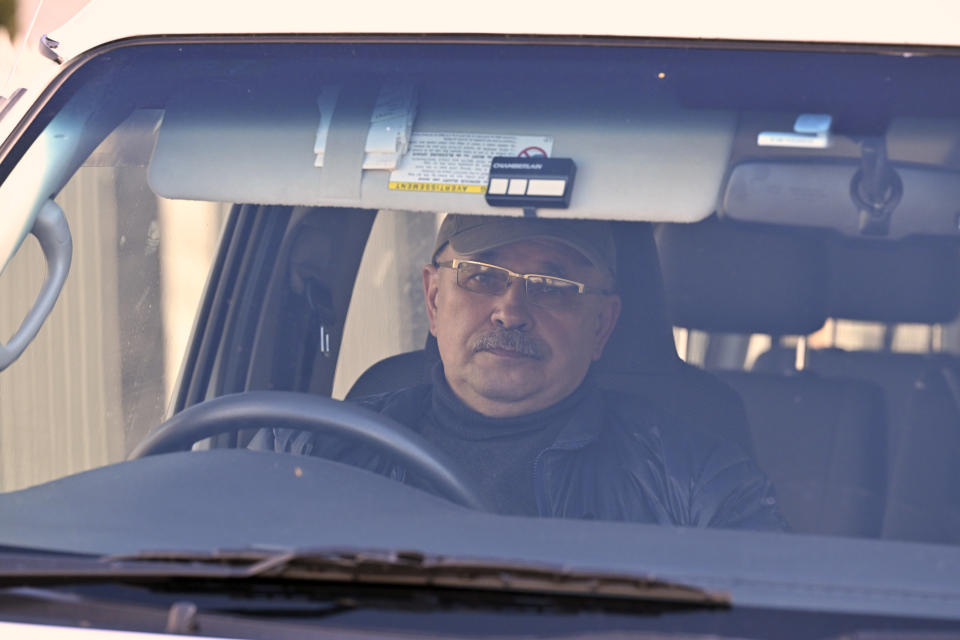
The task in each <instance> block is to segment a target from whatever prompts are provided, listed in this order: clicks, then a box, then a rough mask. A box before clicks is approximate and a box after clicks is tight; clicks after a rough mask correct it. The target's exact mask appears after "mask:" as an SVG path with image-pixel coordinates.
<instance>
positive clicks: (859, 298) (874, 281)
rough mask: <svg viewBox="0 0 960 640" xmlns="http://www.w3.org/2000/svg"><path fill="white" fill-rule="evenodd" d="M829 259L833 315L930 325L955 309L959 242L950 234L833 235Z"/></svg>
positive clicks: (959, 295) (958, 306)
mask: <svg viewBox="0 0 960 640" xmlns="http://www.w3.org/2000/svg"><path fill="white" fill-rule="evenodd" d="M828 263H829V266H830V272H831V276H830V283H829V287H828V288H827V291H828V295H827V313H828V315H830V316H832V317H835V318H848V319H851V320H874V321H879V322H920V323H924V324H933V323H937V322H948V321H950V320H953V319H954V318H955V317H956V316H957V313H958V312H960V286H958V283H960V247H958V245H957V244H956V242H954V241H952V240H950V239H946V238H914V239H910V240H905V241H903V242H898V243H896V244H893V243H889V242H883V241H873V242H871V241H866V240H835V241H833V242H830V243H829V244H828Z"/></svg>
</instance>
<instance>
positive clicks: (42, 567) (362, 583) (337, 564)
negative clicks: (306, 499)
mask: <svg viewBox="0 0 960 640" xmlns="http://www.w3.org/2000/svg"><path fill="white" fill-rule="evenodd" d="M170 580H172V581H175V582H176V585H177V588H178V589H186V590H189V588H190V585H191V584H194V583H204V584H205V586H204V590H209V588H210V582H211V581H213V582H214V583H216V584H220V585H223V586H224V588H230V589H236V588H243V587H248V586H251V585H255V584H259V583H264V582H266V583H276V582H278V581H282V582H284V583H287V584H290V583H293V584H299V585H304V586H305V585H316V586H321V585H322V586H330V585H342V586H347V585H350V586H354V587H380V588H406V589H411V588H412V589H416V590H418V591H423V590H425V589H428V590H431V591H434V592H437V591H443V592H446V593H447V595H450V594H451V593H459V595H460V596H463V595H465V594H467V593H471V594H479V595H481V596H482V595H484V594H487V595H496V596H498V597H504V596H508V595H512V596H541V597H547V598H553V599H560V600H562V601H565V602H568V603H569V604H573V602H572V601H577V602H584V603H585V602H586V601H590V602H591V603H592V605H594V606H598V605H599V606H600V607H601V608H607V606H613V607H614V608H620V607H622V606H623V605H629V603H640V602H645V603H662V604H664V605H672V606H668V607H666V608H673V607H676V608H683V609H686V608H726V607H729V606H730V604H731V603H730V597H729V595H727V594H726V593H723V592H717V591H710V590H707V589H704V588H701V587H697V586H690V585H685V584H681V583H676V582H672V581H669V580H663V579H659V578H655V577H648V576H638V575H634V574H629V573H614V572H601V571H585V570H579V569H569V568H564V567H555V566H550V565H546V564H533V563H521V562H513V561H507V560H488V559H482V558H462V557H451V556H442V555H427V554H423V553H419V552H415V551H375V550H374V551H370V550H351V549H301V550H272V549H257V548H251V549H242V550H235V551H231V550H225V551H216V552H212V553H210V552H189V551H171V552H166V551H156V552H144V553H138V554H135V555H121V556H104V557H95V556H91V557H87V558H83V557H77V556H67V557H56V556H53V557H51V556H47V555H45V556H40V555H33V556H25V555H23V554H17V555H6V554H0V588H3V587H21V586H41V585H53V584H56V585H63V584H65V583H90V582H114V583H124V584H141V585H149V584H156V583H157V582H159V581H170ZM617 605H619V606H617Z"/></svg>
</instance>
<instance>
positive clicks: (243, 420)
mask: <svg viewBox="0 0 960 640" xmlns="http://www.w3.org/2000/svg"><path fill="white" fill-rule="evenodd" d="M958 72H960V59H957V58H956V57H955V56H954V55H952V54H947V53H931V52H929V51H927V52H895V51H885V50H867V49H862V50H849V49H847V50H842V49H840V48H828V47H824V48H821V49H820V50H817V51H802V50H790V51H788V50H774V49H769V50H768V49H762V48H750V49H745V48H744V49H740V48H737V47H733V46H729V47H723V48H718V47H713V48H711V47H708V46H697V47H690V46H676V45H670V46H668V45H664V44H660V45H656V46H654V45H643V46H640V45H637V44H635V43H615V42H602V43H600V42H596V43H591V44H589V45H586V44H582V45H579V46H578V45H576V44H544V43H542V42H539V41H536V40H523V41H521V42H518V43H515V44H508V43H506V42H502V41H497V40H491V41H489V42H487V43H473V44H467V43H456V42H454V43H449V42H448V43H445V44H440V43H434V44H430V43H427V44H404V43H372V42H365V41H362V40H360V41H356V42H349V43H342V42H341V43H336V42H323V41H319V40H318V41H311V40H309V39H302V40H301V41H298V42H282V41H279V40H277V39H274V40H263V41H260V40H257V39H256V38H253V37H249V38H246V39H236V41H234V42H221V43H216V44H214V43H203V42H199V41H196V42H191V41H189V40H185V41H182V42H177V43H152V44H149V43H142V44H138V43H136V42H133V43H129V44H126V45H124V46H118V47H113V48H109V49H107V50H105V51H104V52H101V53H99V54H97V55H90V56H88V58H87V59H86V61H85V62H83V63H82V64H79V63H77V64H73V66H71V67H70V68H69V69H68V70H67V71H66V72H65V74H64V76H62V78H61V80H60V81H59V84H58V86H57V89H56V91H55V92H53V93H52V94H51V95H50V97H49V99H48V100H47V102H46V103H45V104H44V105H43V106H42V108H41V109H39V111H38V112H37V113H35V114H34V119H33V120H32V121H31V123H30V124H29V126H27V127H25V128H24V129H23V131H22V136H21V138H20V139H19V140H17V141H12V140H11V141H8V143H7V146H6V147H5V148H6V155H5V156H4V157H3V159H2V163H0V177H2V179H3V182H2V183H0V200H2V201H4V202H8V203H17V204H16V206H18V207H22V208H23V211H28V210H29V211H31V212H33V214H34V215H39V217H38V218H37V219H38V220H40V219H42V218H43V216H48V217H53V218H56V217H57V216H59V215H61V214H60V213H59V212H62V216H63V219H65V220H66V223H67V224H68V226H69V229H70V232H71V234H72V248H73V253H72V263H71V265H70V270H69V276H68V277H67V279H66V282H65V284H64V286H63V289H62V291H61V293H60V295H59V298H58V300H57V303H56V306H55V307H54V309H53V311H52V313H51V314H50V316H49V317H48V318H47V320H46V322H45V323H44V326H43V328H42V329H41V330H40V332H39V334H38V335H37V337H36V339H34V340H33V342H32V344H31V345H30V346H29V348H27V350H26V351H25V353H24V354H23V355H22V356H21V357H20V358H19V359H17V360H16V361H15V362H13V363H12V364H11V365H10V366H9V367H8V368H7V369H6V370H5V371H3V372H2V373H0V490H2V491H3V492H4V493H3V495H0V498H3V499H5V500H6V502H4V501H0V514H3V516H2V518H3V519H2V520H0V543H2V544H4V545H10V546H12V547H32V548H40V549H46V550H60V551H75V552H83V553H95V554H128V555H135V554H138V553H140V552H153V551H157V550H189V551H194V552H197V551H205V550H206V551H211V552H212V551H214V550H216V549H244V548H250V547H257V548H261V549H262V548H274V549H276V548H284V549H295V548H306V547H324V548H343V547H359V548H371V549H378V550H414V551H417V552H420V553H426V554H434V555H450V556H456V557H475V558H486V559H489V560H493V559H495V560H497V562H506V563H508V564H509V563H511V562H512V563H521V564H522V563H544V564H546V565H549V566H554V567H561V566H562V567H573V568H577V569H581V570H603V571H618V572H625V573H627V574H631V575H650V576H656V577H658V578H662V579H664V580H671V581H677V582H680V583H683V584H690V585H695V586H697V587H700V588H704V589H717V590H720V591H724V592H729V593H730V594H731V595H732V603H733V605H734V607H735V608H736V607H737V606H743V607H747V608H748V609H750V608H754V609H751V610H759V609H764V608H772V609H773V610H777V611H780V612H783V611H794V612H797V611H802V612H818V613H819V614H823V615H824V616H826V617H824V618H822V620H827V621H828V622H823V626H821V627H818V628H819V629H820V630H821V631H819V632H815V631H813V630H812V629H811V628H810V627H809V626H806V625H805V624H799V623H798V625H797V630H796V634H797V635H796V637H823V636H827V635H840V634H842V633H851V632H854V631H856V630H857V629H862V628H866V627H870V628H878V627H886V626H897V627H901V628H924V629H941V628H947V629H953V630H954V631H956V629H957V627H956V621H957V611H960V606H958V603H960V589H958V587H957V584H956V579H955V576H956V575H957V574H956V571H957V570H958V569H960V477H958V471H957V465H956V464H955V461H956V459H957V457H958V456H960V321H958V315H960V284H958V283H960V251H958V249H960V244H958V238H957V229H958V220H960V217H958V216H960V208H958V207H960V204H958V203H960V85H957V83H956V82H954V81H953V79H955V78H956V77H957V74H958ZM48 200H52V202H53V204H50V203H49V202H48ZM37 212H41V213H39V214H38V213H37ZM20 213H22V212H20ZM38 224H39V223H38ZM38 237H39V233H38ZM41 244H42V243H41V242H40V241H38V240H37V239H36V238H34V237H32V236H28V237H27V238H26V240H25V242H24V243H23V245H22V246H21V248H20V250H19V251H18V252H17V253H16V254H15V255H14V256H13V257H12V259H11V260H10V262H9V263H8V264H7V266H6V268H5V270H4V271H3V273H2V276H0V299H2V300H3V304H2V312H0V340H2V341H4V342H3V344H7V341H8V340H10V339H12V337H13V336H14V334H15V333H16V332H17V330H18V327H19V326H20V324H21V321H22V320H23V318H24V317H25V316H26V315H27V314H28V313H29V310H30V308H31V305H32V304H33V301H34V299H35V297H36V296H37V292H38V291H39V290H40V289H41V286H42V284H43V282H44V279H45V278H46V277H47V273H48V271H49V272H51V273H53V272H54V270H53V269H48V268H47V267H45V259H46V260H49V255H47V254H48V248H45V247H44V246H41ZM45 256H47V257H46V258H45ZM331 399H332V400H331ZM496 566H497V567H500V566H501V565H499V564H498V565H496ZM498 571H499V568H498ZM757 608H759V609H757ZM703 615H704V616H706V615H708V614H703ZM717 615H719V614H715V613H710V614H709V616H711V617H709V618H705V617H701V618H696V616H694V619H698V620H701V622H700V623H698V624H700V625H701V626H700V627H683V626H682V625H681V626H676V627H671V626H669V624H668V625H667V626H662V627H656V628H657V629H660V630H678V629H681V630H682V629H687V630H691V629H699V630H701V631H705V632H706V631H710V630H716V629H719V628H720V627H716V626H711V625H713V624H715V623H716V620H718V619H719V618H715V617H713V616H717ZM757 615H760V614H757ZM831 616H833V617H831ZM843 616H848V617H847V618H844V617H843ZM671 619H672V618H671ZM708 619H709V620H710V621H712V622H703V621H704V620H708ZM581 623H582V624H583V625H584V626H583V629H585V630H590V629H593V627H592V626H591V623H589V622H583V620H581ZM376 624H377V625H388V626H389V623H387V622H383V621H380V622H377V623H376ZM604 624H606V623H604ZM618 624H619V623H617V624H613V626H612V627H609V628H608V630H609V629H614V630H615V629H623V628H625V627H620V626H617V625H618ZM671 624H672V623H671ZM361 626H362V625H361ZM374 626H376V625H374ZM413 626H414V627H416V626H417V625H416V624H413ZM451 628H452V627H451ZM578 628H579V627H578ZM605 628H607V627H605ZM653 628H654V627H648V629H653ZM748 629H749V627H742V626H736V625H732V626H730V627H729V628H727V632H728V633H731V634H734V633H735V634H740V635H742V636H748V635H750V633H749V631H748ZM434 630H436V629H434ZM594 630H595V629H594ZM555 632H556V633H562V630H560V629H556V630H555ZM458 633H459V632H458ZM769 633H770V632H769V630H768V631H764V632H760V633H759V635H762V636H767V635H769ZM818 633H819V634H820V635H817V634H818ZM772 635H774V636H775V635H777V634H776V633H773V634H772ZM781 637H783V636H781Z"/></svg>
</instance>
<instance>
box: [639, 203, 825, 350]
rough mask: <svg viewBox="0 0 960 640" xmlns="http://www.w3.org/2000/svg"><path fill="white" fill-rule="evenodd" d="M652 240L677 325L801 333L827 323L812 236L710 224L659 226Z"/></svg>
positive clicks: (818, 252) (817, 244)
mask: <svg viewBox="0 0 960 640" xmlns="http://www.w3.org/2000/svg"><path fill="white" fill-rule="evenodd" d="M656 240H657V246H658V249H659V251H660V263H661V268H662V269H663V279H664V285H665V288H666V294H667V307H668V309H669V313H670V317H671V319H672V321H673V324H675V325H678V326H681V327H686V328H690V329H701V330H705V331H720V332H731V333H769V334H774V335H785V334H802V335H805V334H809V333H813V332H814V331H816V330H817V329H819V328H820V327H822V326H823V324H824V322H825V321H826V318H827V313H826V295H825V292H826V289H827V273H828V272H827V268H826V259H825V258H826V250H825V246H824V243H823V241H822V239H821V238H819V237H818V236H816V235H813V234H810V233H792V234H789V235H787V234H785V233H783V232H782V231H778V230H775V229H771V228H769V227H763V226H759V225H741V224H731V223H728V222H724V223H722V224H721V223H718V222H717V221H716V219H709V220H707V221H705V222H700V223H697V224H663V225H660V226H659V227H658V229H657V231H656Z"/></svg>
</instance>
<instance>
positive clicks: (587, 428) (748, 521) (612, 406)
mask: <svg viewBox="0 0 960 640" xmlns="http://www.w3.org/2000/svg"><path fill="white" fill-rule="evenodd" d="M432 388H433V387H432V385H430V384H421V385H417V386H415V387H410V388H407V389H403V390H400V391H393V392H389V393H384V394H379V395H376V396H370V397H367V398H361V399H358V400H356V402H357V403H359V404H361V405H363V406H366V407H368V408H370V409H372V410H374V411H377V412H380V413H383V414H385V415H387V416H389V417H391V418H393V419H394V420H396V421H398V422H400V423H401V424H404V425H406V426H408V427H409V428H411V429H413V430H414V431H419V430H420V428H419V427H420V425H421V418H422V416H424V415H425V412H426V411H427V410H428V408H429V407H430V402H431V393H432ZM251 446H252V447H254V448H267V449H272V450H275V451H282V452H289V453H298V454H304V455H319V456H322V457H325V458H331V459H335V460H339V461H343V462H349V463H351V464H355V465H357V466H361V467H363V468H367V469H370V470H372V471H376V472H378V473H381V474H383V475H387V476H389V477H392V478H394V479H397V480H400V481H404V482H406V481H410V482H413V483H415V480H414V479H408V478H407V477H406V472H405V471H404V469H402V468H401V467H399V466H398V465H396V464H394V463H393V462H391V461H390V460H388V459H386V458H384V457H383V456H379V455H374V454H371V453H370V452H367V451H361V450H359V449H358V448H357V447H355V446H351V445H349V444H345V443H341V442H333V441H330V442H326V441H321V439H318V438H316V437H315V436H312V435H310V434H307V433H304V432H296V431H291V430H288V429H273V430H272V431H264V432H261V433H260V434H258V437H257V438H255V440H254V442H253V443H251ZM534 483H535V487H534V490H535V495H536V501H537V507H538V510H539V513H540V515H541V516H546V517H561V518H584V519H598V520H624V521H631V522H646V523H659V524H669V525H679V526H694V527H722V528H744V529H767V530H782V529H784V528H785V526H784V522H783V519H782V518H781V516H780V514H779V510H778V508H777V501H776V496H775V493H774V490H773V487H772V485H771V484H770V482H769V480H768V479H767V478H766V476H765V475H764V474H763V472H762V471H760V469H759V468H758V467H757V466H756V464H755V463H754V461H753V460H752V459H751V458H750V457H749V456H748V455H747V454H746V453H745V452H743V451H742V450H741V449H740V448H739V447H738V446H737V445H736V444H734V443H732V442H729V441H726V440H723V439H722V438H720V437H716V436H713V435H711V434H710V433H709V432H704V431H699V430H698V431H697V432H695V433H694V432H691V431H688V430H686V429H684V428H682V427H680V426H679V425H678V424H677V423H671V422H669V421H668V420H667V419H666V418H665V417H664V416H663V415H661V414H660V413H659V412H657V411H656V410H655V409H653V408H651V407H650V406H648V405H647V404H645V403H644V402H643V401H642V400H640V399H639V398H635V397H633V396H629V395H627V394H623V393H619V392H613V391H606V390H602V389H598V388H593V389H592V390H591V392H590V393H588V394H586V396H585V399H584V401H582V402H580V403H579V404H578V405H577V406H576V407H575V408H574V409H573V410H572V412H571V415H570V416H569V420H567V422H566V426H565V427H564V428H563V429H562V430H561V431H560V434H559V436H558V437H557V438H556V439H555V440H554V442H553V444H552V445H551V446H549V447H547V448H546V449H544V450H543V451H541V452H540V454H539V455H538V456H537V458H536V463H535V466H534Z"/></svg>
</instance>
